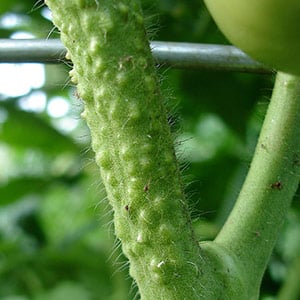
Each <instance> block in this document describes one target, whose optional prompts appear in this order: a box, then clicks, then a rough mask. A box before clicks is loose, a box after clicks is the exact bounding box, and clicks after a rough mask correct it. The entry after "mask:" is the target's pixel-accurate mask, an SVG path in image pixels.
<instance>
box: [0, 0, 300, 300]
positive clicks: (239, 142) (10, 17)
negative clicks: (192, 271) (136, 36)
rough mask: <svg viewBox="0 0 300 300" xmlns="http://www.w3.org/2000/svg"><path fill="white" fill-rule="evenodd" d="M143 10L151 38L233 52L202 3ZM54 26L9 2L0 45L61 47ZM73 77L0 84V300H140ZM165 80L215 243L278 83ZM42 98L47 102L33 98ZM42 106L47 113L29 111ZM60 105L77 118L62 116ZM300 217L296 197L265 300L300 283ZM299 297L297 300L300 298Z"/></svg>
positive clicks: (198, 211)
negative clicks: (19, 89) (14, 91)
mask: <svg viewBox="0 0 300 300" xmlns="http://www.w3.org/2000/svg"><path fill="white" fill-rule="evenodd" d="M143 5H144V9H145V13H146V15H147V24H148V31H149V34H150V36H151V38H152V39H157V40H168V41H185V42H201V43H215V44H226V43H227V41H226V39H225V38H224V37H223V36H222V34H221V33H220V32H219V30H218V29H217V28H216V26H215V24H214V23H213V21H212V20H211V18H210V16H209V14H208V12H207V10H206V9H205V7H204V4H203V2H202V0H192V1H180V0H161V1H152V0H151V1H150V0H144V1H143ZM48 16H49V13H48V11H47V9H46V8H45V6H44V5H43V1H34V0H14V1H9V0H2V1H1V2H0V38H12V37H16V36H17V35H16V34H20V33H22V34H24V33H26V34H30V35H31V36H32V37H34V38H42V39H46V38H58V37H59V34H58V32H57V31H56V30H55V29H53V25H52V23H51V22H50V21H49V19H48ZM3 70H4V69H2V65H1V64H0V72H3ZM68 70H69V67H68V66H66V65H51V66H50V65H47V66H46V65H45V66H44V74H45V82H44V83H43V84H42V86H41V87H35V88H31V89H30V90H29V91H28V92H26V93H25V94H24V93H23V94H22V93H20V94H19V95H17V96H16V95H14V96H11V95H7V94H4V93H3V92H1V83H0V299H4V300H25V299H34V300H52V299H55V300H60V299H74V300H77V299H78V300H88V299H106V300H107V299H108V300H123V299H124V300H125V299H133V298H134V297H135V295H136V287H135V286H134V284H132V282H131V279H130V278H129V276H128V264H127V262H126V259H125V258H124V257H123V256H122V253H121V251H120V247H119V243H118V242H116V241H115V238H114V236H113V226H112V223H111V218H112V214H111V211H110V209H109V207H108V205H107V201H106V200H105V192H104V190H103V188H102V186H101V182H100V179H99V173H98V170H97V168H96V167H95V165H94V161H93V153H92V152H91V149H90V146H89V133H88V130H87V128H86V126H85V124H84V123H83V122H82V121H80V118H79V116H80V111H81V103H80V101H79V100H78V99H76V97H74V88H73V87H72V86H70V85H69V84H68V75H67V74H68ZM159 72H160V73H161V75H160V76H161V81H162V88H163V92H164V94H165V98H166V104H167V106H168V108H169V110H170V115H171V118H172V119H174V120H175V129H174V135H175V136H176V138H175V143H176V145H177V150H178V158H179V160H180V163H181V166H182V173H183V177H184V180H185V182H186V193H187V195H188V200H189V203H190V207H191V214H192V217H193V220H194V224H195V230H196V233H197V234H198V236H199V239H213V237H214V236H215V235H216V233H217V232H218V230H219V228H220V226H222V224H223V222H224V221H225V219H226V217H227V215H228V213H229V212H230V209H231V208H232V206H233V205H234V201H235V199H236V196H237V194H238V192H239V189H240V187H241V185H242V182H243V179H244V178H245V175H246V172H247V169H248V167H249V164H250V161H251V156H252V153H253V150H254V147H255V143H256V140H257V137H258V134H259V130H260V126H261V124H262V120H263V116H264V113H265V110H266V107H267V104H268V99H269V98H270V94H271V90H272V84H273V80H274V78H273V76H270V75H258V74H239V73H220V72H212V71H210V72H208V71H201V70H200V71H195V70H193V71H191V70H172V69H166V68H164V67H163V66H161V68H160V70H159ZM7 76H9V74H7ZM11 81H12V82H11V84H12V85H13V86H18V84H20V82H14V80H13V78H12V79H11ZM37 92H40V95H42V96H41V97H40V98H38V99H37V100H36V99H35V98H33V95H36V93H37ZM34 99H35V101H40V102H39V105H38V106H32V102H33V100H34ZM55 99H60V101H61V102H60V103H62V104H64V105H65V106H66V105H67V106H68V108H69V109H67V110H66V111H65V112H58V113H59V114H58V115H57V112H56V113H54V112H53V109H52V110H51V107H52V108H53V103H54V102H53V101H54V100H55ZM24 103H25V104H24ZM57 103H59V102H57ZM299 216H300V206H299V199H298V196H297V197H296V198H295V200H294V204H293V207H292V208H291V211H290V214H289V216H288V218H287V222H286V224H285V226H284V229H283V233H282V235H281V237H280V239H279V241H278V245H277V246H276V249H275V251H274V255H273V256H272V259H271V261H270V264H269V267H268V270H267V272H266V275H265V278H264V281H263V286H262V295H261V299H274V297H275V296H276V294H277V293H278V291H279V290H280V289H281V287H282V286H284V287H285V289H287V288H286V287H287V286H289V287H290V286H293V285H292V283H293V281H295V276H296V278H297V276H299V275H300V270H299V269H300V268H299V253H300V252H299V250H300V238H299V237H300V217H299ZM294 262H298V264H295V263H294ZM295 265H298V269H297V268H295ZM291 266H293V268H291ZM294 286H296V287H297V284H296V285H295V284H294ZM290 289H294V290H295V287H294V288H288V290H290ZM283 292H284V289H283V290H282V293H283ZM294 294H295V295H296V296H290V297H294V298H289V299H295V300H296V299H298V298H297V297H298V296H297V293H294ZM298 294H299V291H298ZM290 295H292V294H290ZM282 299H285V298H282Z"/></svg>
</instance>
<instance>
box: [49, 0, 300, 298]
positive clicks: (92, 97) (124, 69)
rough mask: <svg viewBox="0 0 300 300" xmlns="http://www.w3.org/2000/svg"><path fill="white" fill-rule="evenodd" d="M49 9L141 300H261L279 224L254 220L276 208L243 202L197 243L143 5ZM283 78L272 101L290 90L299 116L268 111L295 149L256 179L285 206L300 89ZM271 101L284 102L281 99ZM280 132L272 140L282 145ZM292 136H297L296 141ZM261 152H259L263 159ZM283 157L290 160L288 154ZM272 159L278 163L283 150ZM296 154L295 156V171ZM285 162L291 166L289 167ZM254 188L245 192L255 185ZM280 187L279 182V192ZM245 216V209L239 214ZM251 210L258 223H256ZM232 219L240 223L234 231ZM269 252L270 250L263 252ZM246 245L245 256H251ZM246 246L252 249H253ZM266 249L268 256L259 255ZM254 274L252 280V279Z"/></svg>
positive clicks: (69, 1) (106, 2)
mask: <svg viewBox="0 0 300 300" xmlns="http://www.w3.org/2000/svg"><path fill="white" fill-rule="evenodd" d="M46 3H47V5H48V6H49V7H50V9H51V10H52V13H53V21H54V23H55V24H56V26H57V27H58V28H59V29H60V31H61V39H62V41H63V43H64V44H65V46H66V47H67V49H68V54H67V57H68V58H69V59H71V60H72V61H73V64H74V68H73V70H72V71H71V72H70V75H71V77H72V81H73V82H74V83H76V84H77V86H78V94H79V96H80V97H81V98H82V99H83V100H84V104H85V110H84V112H83V114H82V115H83V117H84V118H85V119H86V121H87V123H88V126H89V128H90V131H91V138H92V147H93V149H94V151H95V154H96V162H97V164H98V165H99V166H100V171H101V176H102V180H103V183H104V185H105V188H106V191H107V195H108V198H109V201H110V204H111V206H112V208H113V212H114V224H115V233H116V235H117V237H118V238H119V239H120V240H121V242H122V250H123V252H124V253H125V255H126V256H127V257H128V258H129V261H130V274H131V275H132V277H133V278H134V279H135V280H136V282H137V284H138V287H139V292H140V295H141V298H142V299H146V300H148V299H149V300H150V299H151V300H152V299H163V300H166V299H175V300H176V299H178V300H183V299H189V300H193V299H212V300H215V299H222V300H223V299H224V300H225V299H229V300H234V299H237V300H240V299H255V297H253V295H254V294H255V296H257V295H256V294H257V293H256V292H255V293H253V290H252V289H251V288H253V286H251V284H252V283H253V281H255V280H254V279H253V278H256V277H257V274H258V277H261V274H262V272H263V270H264V268H265V264H266V261H267V259H268V257H269V254H270V251H271V249H272V247H273V244H274V240H275V236H276V234H277V229H276V228H277V227H276V226H277V225H278V224H277V223H276V226H274V227H273V228H271V229H270V228H269V227H270V226H269V224H268V223H266V224H265V227H264V226H262V225H261V226H257V224H262V223H263V221H262V219H267V221H268V222H269V219H271V216H269V215H268V213H269V211H271V210H272V209H273V206H274V205H273V202H270V201H267V202H268V203H266V205H265V206H264V205H261V206H262V207H263V208H264V209H266V208H267V209H266V210H265V213H262V212H256V208H257V205H256V207H255V211H254V212H253V208H252V206H255V205H254V204H253V205H249V204H247V201H246V203H245V204H243V203H241V201H239V202H238V206H237V207H236V208H235V211H237V213H235V214H233V216H232V217H231V219H229V222H228V223H227V225H226V226H225V228H224V230H223V231H222V232H221V233H220V235H219V236H218V238H217V239H216V241H215V242H205V243H201V247H199V245H198V242H197V240H196V239H195V237H194V234H193V230H192V227H191V222H190V216H189V213H188V209H187V204H186V201H185V198H184V195H183V192H182V187H181V181H180V174H179V171H178V166H177V162H176V157H175V152H174V147H173V141H172V136H171V133H170V129H169V125H168V123H167V118H166V112H165V109H164V107H163V104H162V102H163V101H162V96H161V93H160V89H159V82H158V79H157V76H156V73H155V68H154V63H153V59H152V55H151V51H150V48H149V44H148V41H147V37H146V34H145V29H144V24H143V17H142V13H141V9H140V5H139V1H137V0H123V1H113V0H102V1H96V0H95V1H94V0H93V1H92V0H48V1H47V2H46ZM281 77H284V78H285V77H287V78H288V79H289V80H287V81H284V82H286V83H287V84H286V85H285V84H281V85H282V87H281V88H280V87H279V88H276V89H275V93H274V95H276V93H283V94H284V95H281V96H284V97H287V100H285V101H282V99H281V102H285V103H286V106H288V107H289V106H293V107H292V108H295V111H294V110H293V109H290V110H288V109H287V108H286V109H285V110H282V109H281V107H280V105H279V104H276V105H277V109H279V110H277V111H276V110H275V111H274V109H273V110H271V107H272V105H271V107H270V111H273V112H272V114H274V118H275V119H276V120H277V119H280V118H281V117H280V116H281V115H283V118H284V121H283V124H281V125H283V127H284V128H285V131H284V132H282V131H278V130H276V134H279V137H280V138H279V139H280V140H282V143H281V144H283V145H285V150H290V152H287V153H284V154H285V156H281V154H282V152H280V151H281V150H280V151H279V154H278V156H279V157H280V158H282V159H283V160H284V163H282V162H280V163H279V165H280V166H278V169H276V172H275V171H274V170H273V171H274V173H272V172H271V173H272V174H271V175H272V176H273V177H274V176H279V177H280V178H277V177H276V178H273V177H272V178H269V179H270V182H269V179H264V177H263V174H264V170H263V172H259V171H260V170H257V168H256V175H255V176H256V177H262V178H261V180H258V181H257V182H256V183H257V186H260V187H261V188H260V189H259V191H263V192H261V193H262V195H265V194H270V195H272V197H273V195H274V198H276V199H275V200H277V198H278V199H279V198H280V199H281V200H282V198H284V195H286V192H289V194H288V197H289V198H291V197H292V196H291V195H292V193H293V192H294V186H295V183H294V185H293V188H289V187H288V185H287V182H286V180H287V179H288V178H287V177H285V176H283V172H282V170H281V169H284V170H286V172H285V173H288V174H290V177H293V178H294V177H295V174H294V173H295V172H297V171H296V170H297V169H298V168H297V163H296V162H297V160H296V158H297V155H296V152H294V150H293V149H295V148H294V146H296V142H295V141H296V140H297V141H298V136H296V131H297V130H296V129H295V127H296V126H295V124H296V123H297V122H298V120H294V119H293V118H292V117H290V118H289V119H288V120H290V122H289V123H288V125H287V126H290V125H292V127H291V128H290V129H288V127H286V125H285V123H284V122H285V121H286V114H287V110H288V111H289V112H290V114H292V115H293V114H296V115H297V116H299V113H298V111H299V107H298V106H297V105H296V103H297V101H294V102H292V101H291V99H290V98H291V97H290V94H292V92H291V91H294V92H293V93H296V92H298V90H299V88H298V85H297V84H294V85H293V84H292V83H293V82H294V81H296V82H297V79H295V78H292V79H293V80H294V81H293V80H292V79H291V78H289V77H288V76H287V75H283V74H282V75H280V76H279V79H278V82H280V79H281ZM279 85H280V84H279ZM277 86H278V84H277ZM286 86H289V87H290V88H289V93H288V92H284V91H285V90H287V88H286ZM278 89H282V92H278ZM276 91H277V92H276ZM275 98H276V97H275ZM277 98H278V97H277ZM279 98H281V97H279ZM272 102H273V100H272ZM274 102H280V101H276V99H275V100H274ZM290 102H292V103H293V104H291V103H290ZM281 105H282V104H281ZM284 116H285V117H284ZM270 118H271V117H267V119H266V125H265V127H268V126H270V125H267V123H271V125H272V124H273V119H272V118H271V119H270ZM291 119H293V121H291ZM276 122H278V121H276ZM293 122H294V123H293ZM278 129H279V128H278ZM281 130H282V128H281ZM264 132H265V130H264ZM276 134H274V137H275V142H276V139H278V136H277V135H276ZM282 134H283V135H282ZM285 135H287V136H285ZM290 135H292V137H291V136H290ZM263 136H264V133H263ZM276 136H277V138H276ZM267 137H268V136H267ZM293 138H296V139H295V141H294V140H293ZM261 139H262V140H261V142H260V144H261V145H262V146H261V148H262V149H263V150H264V151H266V153H269V152H270V151H275V152H277V146H276V147H275V145H273V144H272V143H275V142H274V141H273V137H272V139H270V140H269V139H268V138H261ZM286 145H288V146H286ZM258 149H259V146H258ZM280 153H281V154H280ZM291 153H292V154H291ZM260 155H261V154H260V153H259V150H257V153H256V156H258V157H259V156H260ZM264 155H266V154H264ZM286 155H287V156H288V157H289V159H286V158H285V157H286ZM271 157H272V159H276V158H278V157H276V154H275V157H274V155H273V156H271ZM283 157H284V158H283ZM290 157H293V159H292V161H293V166H292V165H291V161H290ZM257 159H258V158H256V157H255V159H254V163H253V166H255V165H256V164H257V163H255V161H256V160H257ZM260 160H261V159H260ZM288 162H289V165H286V164H287V163H288ZM265 163H271V164H273V165H274V162H272V161H271V162H270V159H269V160H267V159H266V161H265ZM277 164H278V163H277ZM253 166H252V167H251V170H252V169H253V168H254V167H253ZM293 170H294V171H293ZM250 173H251V171H250ZM285 173H284V174H285ZM291 173H292V174H291ZM297 174H298V172H297ZM251 176H253V175H251ZM286 176H287V175H286ZM293 180H295V179H293ZM247 182H249V181H247ZM247 182H246V186H247V185H248V184H249V183H247ZM276 182H280V184H277V188H274V187H276V184H275V183H276ZM272 184H274V185H272ZM252 185H253V184H250V186H252ZM272 186H273V188H271V187H272ZM281 187H282V188H281ZM280 188H281V189H280ZM254 192H255V191H254ZM248 193H249V192H248ZM242 194H243V192H242ZM242 194H241V195H242ZM278 195H280V197H279V196H278ZM250 196H251V195H249V197H250ZM243 197H244V196H243ZM259 197H260V195H259V194H258V196H257V197H254V198H255V199H259V200H255V201H256V202H257V201H258V202H259V203H261V202H263V203H264V201H263V200H261V198H259ZM280 199H279V200H278V201H279V202H280ZM255 201H254V202H255ZM281 202H284V203H285V205H286V206H284V207H281V204H280V205H279V204H278V205H277V207H278V210H279V212H278V213H277V214H279V215H280V216H281V219H280V218H278V217H277V215H276V214H272V216H273V215H274V218H276V221H278V219H280V221H282V219H283V217H284V209H285V207H287V206H288V204H287V202H288V203H289V202H290V199H289V200H288V201H281ZM239 203H241V204H240V205H239ZM267 204H268V205H269V206H270V207H269V206H268V205H267ZM243 206H245V207H244V208H243ZM279 206H280V209H279ZM247 209H250V221H248V223H247V225H249V226H250V227H248V226H246V227H245V226H244V227H243V225H241V224H243V222H244V219H245V220H248V219H249V218H248V217H247V215H246V213H247ZM240 211H242V212H243V215H242V218H240V216H239V212H240ZM254 213H255V214H254ZM253 214H254V217H257V218H258V220H257V221H255V220H252V221H251V218H252V217H253ZM265 214H267V217H268V218H266V216H265ZM235 215H237V216H235ZM232 220H233V221H232ZM237 220H238V221H237ZM257 222H258V223H257ZM270 222H271V221H270ZM229 223H232V224H233V225H230V226H229V225H228V224H229ZM279 223H280V222H279ZM270 224H271V226H272V223H270ZM240 225H241V227H239V226H240ZM267 227H268V228H267ZM233 228H235V229H233ZM239 230H240V231H241V232H239ZM272 230H273V231H272ZM231 233H233V236H232V238H231V236H230V235H231ZM239 239H240V240H241V244H240V243H239ZM253 241H254V242H256V247H255V248H253V247H252V246H253V245H252V243H253ZM264 247H267V250H266V251H265V250H264ZM245 249H246V251H247V252H245V253H244V250H245ZM249 249H254V250H253V252H254V253H252V251H251V250H249ZM260 252H261V253H265V252H266V254H264V255H263V254H262V255H261V254H260ZM258 257H259V259H258ZM248 260H249V262H248ZM253 263H254V265H255V266H260V267H261V268H259V269H258V271H257V270H256V268H254V267H253V268H251V266H252V264H253ZM250 271H251V272H253V274H250V275H249V272H250ZM257 272H258V273H257ZM249 276H250V277H249ZM249 278H250V280H249ZM255 283H256V281H255ZM256 287H257V285H256ZM257 290H258V288H257Z"/></svg>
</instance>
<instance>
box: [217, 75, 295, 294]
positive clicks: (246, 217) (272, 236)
mask: <svg viewBox="0 0 300 300" xmlns="http://www.w3.org/2000/svg"><path fill="white" fill-rule="evenodd" d="M299 178H300V78H299V77H295V76H292V75H288V74H284V73H278V74H277V79H276V82H275V87H274V91H273V95H272V99H271V103H270V105H269V108H268V112H267V115H266V117H265V121H264V124H263V127H262V131H261V135H260V137H259V140H258V144H257V146H256V150H255V154H254V158H253V161H252V164H251V167H250V170H249V173H248V176H247V178H246V181H245V183H244V186H243V188H242V190H241V193H240V195H239V197H238V200H237V203H236V205H235V207H234V209H233V211H232V213H231V214H230V216H229V218H228V220H227V222H226V224H225V225H224V227H223V228H222V230H221V232H220V233H219V235H218V236H217V238H216V240H215V242H216V243H217V244H220V245H222V246H224V247H225V248H227V249H228V250H229V251H230V252H231V253H233V254H234V255H235V256H236V257H237V258H238V259H239V260H240V261H241V263H242V267H243V268H244V270H246V273H247V274H248V275H247V276H248V277H249V278H248V280H249V285H248V286H249V289H251V288H252V289H253V287H256V289H257V290H258V289H259V285H260V282H261V278H262V276H263V273H264V271H265V268H266V265H267V262H268V259H269V257H270V255H271V252H272V250H273V247H274V244H275V242H276V240H277V237H278V233H279V231H280V228H281V226H282V224H283V222H284V220H285V216H286V212H287V210H288V208H289V206H290V203H291V200H292V198H293V196H294V194H295V192H296V189H297V187H298V184H299Z"/></svg>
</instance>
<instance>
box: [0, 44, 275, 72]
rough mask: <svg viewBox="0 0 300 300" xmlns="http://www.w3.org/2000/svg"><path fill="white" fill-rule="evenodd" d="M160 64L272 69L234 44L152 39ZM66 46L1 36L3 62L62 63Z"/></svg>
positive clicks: (188, 66)
mask: <svg viewBox="0 0 300 300" xmlns="http://www.w3.org/2000/svg"><path fill="white" fill-rule="evenodd" d="M151 49H152V52H153V56H154V59H155V61H156V62H157V64H159V65H162V66H167V67H173V68H186V69H208V70H218V71H237V72H252V73H270V72H271V70H269V69H267V68H266V67H265V66H263V65H262V64H260V63H259V62H257V61H255V60H253V59H251V58H250V57H249V56H247V55H246V54H245V53H244V52H242V51H241V50H240V49H238V48H236V47H234V46H224V45H212V44H196V43H179V42H158V41H153V42H151ZM65 55H66V49H65V48H64V46H63V45H62V43H61V42H60V40H58V39H49V40H37V39H31V40H13V39H0V63H51V64H55V63H62V62H64V61H66V59H65Z"/></svg>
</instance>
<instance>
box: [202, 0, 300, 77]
mask: <svg viewBox="0 0 300 300" xmlns="http://www.w3.org/2000/svg"><path fill="white" fill-rule="evenodd" d="M204 1H205V3H206V5H207V7H208V9H209V11H210V13H211V14H212V16H213V18H214V19H215V21H216V23H217V25H218V26H219V28H220V29H221V31H222V32H223V33H224V34H225V36H226V37H227V38H228V39H229V40H230V41H231V42H232V43H233V44H234V45H236V46H237V47H239V48H241V49H242V50H243V51H244V52H246V53H247V54H249V55H250V56H252V57H253V58H254V59H256V60H258V61H260V62H262V63H264V64H266V65H267V66H270V67H271V68H274V69H277V70H279V71H283V72H287V73H291V74H294V75H298V76H300V0H204Z"/></svg>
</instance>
